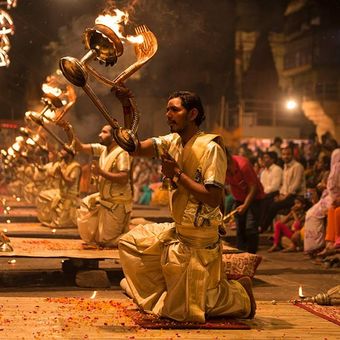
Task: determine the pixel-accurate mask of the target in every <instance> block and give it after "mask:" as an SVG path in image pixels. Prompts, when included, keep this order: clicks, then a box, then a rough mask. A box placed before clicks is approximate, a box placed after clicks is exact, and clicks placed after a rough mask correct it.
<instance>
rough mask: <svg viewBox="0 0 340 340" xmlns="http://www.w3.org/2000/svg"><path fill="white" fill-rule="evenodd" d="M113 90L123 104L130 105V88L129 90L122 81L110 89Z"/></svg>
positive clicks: (131, 95)
mask: <svg viewBox="0 0 340 340" xmlns="http://www.w3.org/2000/svg"><path fill="white" fill-rule="evenodd" d="M111 92H114V93H115V95H116V97H117V99H118V100H119V101H120V102H121V103H122V105H123V106H130V105H131V103H130V98H132V97H133V94H132V92H131V90H129V89H128V88H127V87H126V86H125V85H124V84H123V83H119V84H117V85H114V86H113V87H112V89H111Z"/></svg>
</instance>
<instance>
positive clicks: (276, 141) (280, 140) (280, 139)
mask: <svg viewBox="0 0 340 340" xmlns="http://www.w3.org/2000/svg"><path fill="white" fill-rule="evenodd" d="M282 142H283V140H282V138H281V137H275V138H274V143H282Z"/></svg>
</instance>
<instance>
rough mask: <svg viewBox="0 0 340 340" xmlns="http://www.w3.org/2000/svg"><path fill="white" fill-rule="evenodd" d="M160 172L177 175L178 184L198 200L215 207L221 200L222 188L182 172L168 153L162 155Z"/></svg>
mask: <svg viewBox="0 0 340 340" xmlns="http://www.w3.org/2000/svg"><path fill="white" fill-rule="evenodd" d="M162 173H163V174H164V175H165V176H166V177H168V178H174V176H177V178H178V181H177V183H179V184H180V185H183V186H184V188H185V189H187V190H188V191H189V192H190V193H191V194H192V195H193V196H194V197H195V198H196V199H197V200H198V201H200V202H203V203H206V204H208V205H209V206H211V207H213V208H216V207H218V206H219V205H220V203H221V200H222V194H223V188H222V187H221V188H220V187H218V186H217V185H213V184H207V185H204V184H201V183H197V182H196V181H194V180H193V179H191V178H190V177H189V176H188V175H187V174H185V173H184V172H182V170H181V169H180V168H179V166H178V164H177V162H176V161H175V160H174V159H173V158H172V157H171V156H170V155H169V154H168V153H164V154H163V155H162Z"/></svg>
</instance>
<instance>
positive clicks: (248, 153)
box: [225, 134, 340, 257]
mask: <svg viewBox="0 0 340 340" xmlns="http://www.w3.org/2000/svg"><path fill="white" fill-rule="evenodd" d="M228 169H229V170H228V171H231V174H230V176H229V177H230V178H229V179H228V175H227V183H226V184H227V186H226V188H227V199H226V204H225V207H226V213H230V212H231V211H233V209H238V210H237V212H238V214H237V215H236V224H237V239H238V248H240V249H244V250H247V251H249V252H255V251H256V250H257V243H258V233H261V232H268V231H272V232H273V236H272V239H273V245H272V247H270V248H269V249H268V251H269V252H273V251H280V250H282V251H283V252H292V251H298V250H302V249H303V250H304V252H305V253H306V254H308V255H310V256H312V257H315V256H318V257H325V256H327V255H330V254H334V253H336V252H337V250H338V249H340V149H339V148H338V145H337V142H336V141H335V140H334V139H333V138H332V137H331V136H330V135H328V134H326V135H324V136H322V140H321V142H318V140H317V139H316V138H315V137H314V136H312V137H311V138H310V140H309V141H308V142H304V143H301V144H297V143H294V142H284V141H283V140H282V139H281V138H279V137H277V138H275V140H274V142H273V144H272V145H271V146H270V147H269V148H267V150H260V149H255V150H251V149H250V148H249V147H248V145H247V144H246V143H244V144H242V145H241V147H240V148H239V149H238V150H235V151H234V155H233V156H230V157H229V167H228ZM235 169H236V170H235ZM240 207H241V209H240Z"/></svg>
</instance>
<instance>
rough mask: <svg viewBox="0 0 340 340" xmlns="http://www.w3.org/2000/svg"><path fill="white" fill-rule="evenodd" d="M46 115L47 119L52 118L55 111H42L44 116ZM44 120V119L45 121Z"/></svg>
mask: <svg viewBox="0 0 340 340" xmlns="http://www.w3.org/2000/svg"><path fill="white" fill-rule="evenodd" d="M45 117H46V119H47V120H53V119H54V118H55V112H54V111H52V110H50V109H48V110H46V111H45V112H44V118H45ZM45 122H46V121H45Z"/></svg>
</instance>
